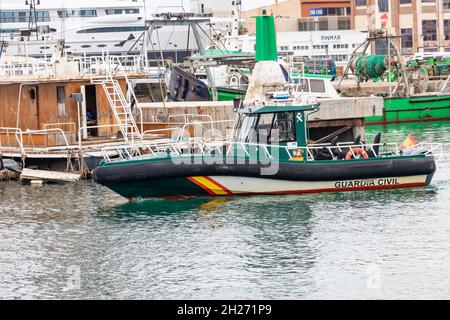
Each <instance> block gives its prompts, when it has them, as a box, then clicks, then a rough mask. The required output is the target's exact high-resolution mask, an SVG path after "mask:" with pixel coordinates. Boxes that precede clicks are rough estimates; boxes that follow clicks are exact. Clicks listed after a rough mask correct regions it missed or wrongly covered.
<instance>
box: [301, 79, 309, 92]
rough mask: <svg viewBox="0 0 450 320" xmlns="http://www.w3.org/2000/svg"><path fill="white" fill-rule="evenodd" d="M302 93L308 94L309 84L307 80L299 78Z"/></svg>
mask: <svg viewBox="0 0 450 320" xmlns="http://www.w3.org/2000/svg"><path fill="white" fill-rule="evenodd" d="M299 89H300V90H301V91H302V92H309V83H308V79H305V78H300V88H299Z"/></svg>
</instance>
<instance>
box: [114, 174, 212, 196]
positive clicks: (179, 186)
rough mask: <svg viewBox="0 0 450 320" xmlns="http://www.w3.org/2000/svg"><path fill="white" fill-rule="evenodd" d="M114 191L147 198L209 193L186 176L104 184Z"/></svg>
mask: <svg viewBox="0 0 450 320" xmlns="http://www.w3.org/2000/svg"><path fill="white" fill-rule="evenodd" d="M105 186H106V187H108V188H110V189H111V190H113V191H114V192H116V193H118V194H120V195H121V196H122V197H125V198H127V199H139V198H142V199H148V198H177V197H178V198H186V197H202V196H209V193H208V192H207V191H205V190H204V189H203V188H201V187H200V186H198V185H196V184H195V183H193V182H191V181H190V180H189V179H188V178H172V179H164V180H153V181H151V182H149V181H148V180H141V181H129V182H126V183H125V182H121V183H112V184H105Z"/></svg>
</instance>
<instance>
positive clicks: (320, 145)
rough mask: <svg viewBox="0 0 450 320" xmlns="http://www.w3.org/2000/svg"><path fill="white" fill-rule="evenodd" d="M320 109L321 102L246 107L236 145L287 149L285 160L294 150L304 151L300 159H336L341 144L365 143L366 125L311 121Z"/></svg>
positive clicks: (237, 128)
mask: <svg viewBox="0 0 450 320" xmlns="http://www.w3.org/2000/svg"><path fill="white" fill-rule="evenodd" d="M319 111H320V105H319V104H315V105H300V106H282V107H281V106H276V105H273V106H265V107H261V108H258V109H256V110H252V109H246V110H243V111H242V113H241V116H240V118H239V121H238V124H237V126H236V129H235V132H234V137H233V138H234V141H235V143H236V145H239V144H241V145H242V146H244V145H245V146H246V147H247V148H248V147H249V148H251V147H255V148H258V147H263V148H266V150H272V151H273V150H274V149H276V148H278V149H280V150H286V153H285V152H282V153H281V154H280V157H282V158H283V157H286V156H287V157H288V158H287V159H285V160H292V158H293V153H292V152H295V153H298V152H300V154H301V156H299V159H301V160H300V161H307V160H336V159H338V158H339V157H341V158H342V155H339V154H338V153H339V152H338V151H339V150H338V149H339V145H343V146H344V145H345V146H349V145H354V146H357V145H361V144H364V143H365V141H364V140H365V134H364V126H363V125H361V126H357V127H351V126H348V125H344V126H339V125H338V122H339V121H336V120H324V121H320V122H317V121H311V118H313V116H314V115H315V114H316V113H318V112H319ZM355 120H356V122H357V120H358V119H353V120H347V121H346V122H347V124H348V122H349V121H355ZM344 123H345V122H344ZM355 129H356V130H355ZM379 139H380V137H379V136H378V137H377V141H375V143H379ZM267 148H268V149H267ZM332 149H335V150H332ZM330 150H331V151H330ZM283 154H284V156H283Z"/></svg>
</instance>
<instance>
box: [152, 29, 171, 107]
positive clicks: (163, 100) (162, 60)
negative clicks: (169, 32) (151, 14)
mask: <svg viewBox="0 0 450 320" xmlns="http://www.w3.org/2000/svg"><path fill="white" fill-rule="evenodd" d="M156 38H157V39H158V46H159V54H160V55H161V63H162V64H163V65H164V54H163V51H162V48H161V40H160V38H159V29H158V28H156ZM150 40H151V39H150ZM158 71H159V74H160V77H159V89H160V90H161V97H162V98H163V99H162V103H163V107H164V109H166V98H165V94H164V90H163V87H162V79H161V74H162V69H161V65H160V64H159V63H158ZM167 85H169V84H167Z"/></svg>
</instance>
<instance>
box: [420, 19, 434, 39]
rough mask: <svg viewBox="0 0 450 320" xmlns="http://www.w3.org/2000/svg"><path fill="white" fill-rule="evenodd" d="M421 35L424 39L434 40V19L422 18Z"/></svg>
mask: <svg viewBox="0 0 450 320" xmlns="http://www.w3.org/2000/svg"><path fill="white" fill-rule="evenodd" d="M422 36H423V40H424V41H436V40H437V31H436V20H422Z"/></svg>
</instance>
